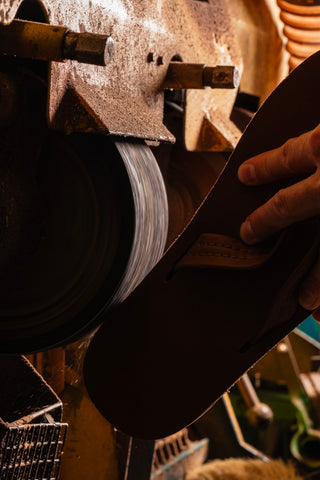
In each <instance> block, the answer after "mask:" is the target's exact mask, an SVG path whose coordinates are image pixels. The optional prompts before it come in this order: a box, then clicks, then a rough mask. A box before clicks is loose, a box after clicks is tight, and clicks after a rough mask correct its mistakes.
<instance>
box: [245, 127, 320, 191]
mask: <svg viewBox="0 0 320 480" xmlns="http://www.w3.org/2000/svg"><path fill="white" fill-rule="evenodd" d="M319 164H320V125H318V126H317V127H316V128H315V129H314V130H311V131H309V132H307V133H303V134H302V135H300V136H299V137H295V138H291V139H289V140H288V141H287V142H286V143H284V144H283V145H282V146H281V147H279V148H275V149H273V150H269V151H267V152H264V153H261V154H259V155H256V156H255V157H252V158H250V159H248V160H246V161H245V162H244V163H243V164H242V165H241V166H240V168H239V170H238V178H239V180H240V181H241V182H242V183H245V184H246V185H262V184H265V183H270V182H272V181H275V180H278V179H280V178H286V177H289V176H292V175H298V174H307V173H311V172H313V171H314V170H315V169H316V168H317V166H318V165H319Z"/></svg>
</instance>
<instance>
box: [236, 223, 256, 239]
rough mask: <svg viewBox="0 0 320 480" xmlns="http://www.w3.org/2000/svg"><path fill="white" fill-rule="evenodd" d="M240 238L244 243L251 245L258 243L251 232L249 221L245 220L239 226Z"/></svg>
mask: <svg viewBox="0 0 320 480" xmlns="http://www.w3.org/2000/svg"><path fill="white" fill-rule="evenodd" d="M240 236H241V238H242V240H243V241H244V242H245V243H249V244H252V243H257V241H258V239H257V238H256V236H255V234H254V232H253V230H252V227H251V223H250V221H249V220H246V221H245V222H243V224H242V225H241V227H240Z"/></svg>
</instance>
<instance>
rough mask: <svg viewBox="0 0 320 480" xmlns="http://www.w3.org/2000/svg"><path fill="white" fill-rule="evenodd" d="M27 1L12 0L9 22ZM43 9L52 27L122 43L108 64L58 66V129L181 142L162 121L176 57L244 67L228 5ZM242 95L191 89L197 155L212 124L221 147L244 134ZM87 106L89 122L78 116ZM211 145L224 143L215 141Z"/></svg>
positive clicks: (123, 3) (4, 17) (49, 2)
mask: <svg viewBox="0 0 320 480" xmlns="http://www.w3.org/2000/svg"><path fill="white" fill-rule="evenodd" d="M20 3H21V1H19V0H18V1H11V2H10V1H6V2H4V3H3V4H2V6H1V7H0V19H1V21H2V22H7V23H8V22H10V21H11V20H12V19H13V18H14V16H15V15H16V13H17V10H18V7H19V5H20ZM42 5H43V8H44V9H45V12H46V16H47V18H48V22H49V23H50V24H54V25H63V26H66V27H68V28H70V29H71V30H73V31H78V32H84V31H88V32H92V33H97V34H105V35H111V36H112V38H113V40H114V46H115V52H114V57H113V60H112V61H111V62H110V64H108V65H107V66H105V67H101V66H95V65H84V64H81V63H78V62H76V61H72V60H67V61H65V62H63V63H58V62H52V63H51V71H50V95H49V109H48V112H49V122H50V125H51V126H52V127H54V128H55V129H59V130H63V131H67V132H70V131H75V130H78V131H79V130H80V131H98V132H106V133H111V134H114V135H121V136H133V137H138V138H145V139H149V140H157V141H168V142H173V141H174V136H173V135H172V134H171V133H170V132H169V131H168V130H167V128H166V127H165V126H164V125H163V123H162V119H163V100H164V93H163V88H162V85H163V81H164V79H165V76H166V72H167V68H168V65H169V62H170V61H171V60H172V58H173V57H175V58H176V57H179V58H180V59H181V60H182V61H184V62H190V63H197V62H201V63H205V64H207V65H221V64H223V65H235V66H237V67H238V68H239V69H240V70H241V69H242V66H241V65H242V61H241V55H240V51H239V47H238V42H237V39H236V37H235V32H234V29H233V28H232V23H231V14H230V12H229V10H228V2H227V1H226V0H210V1H208V2H201V1H198V0H176V1H175V2H172V1H170V0H162V1H159V0H153V1H147V0H131V1H129V0H110V1H108V2H104V1H103V0H94V1H93V0H92V1H91V0H70V1H68V2H65V1H64V0H44V1H43V2H42ZM29 20H33V19H32V18H30V19H29ZM70 90H71V92H74V94H71V95H70ZM236 93H237V92H236V90H230V91H222V90H220V89H219V90H216V89H214V90H212V89H210V88H205V89H203V90H199V91H197V92H195V91H190V92H188V95H187V109H186V121H185V124H186V126H185V132H186V146H187V148H188V149H189V150H196V149H202V150H203V149H204V147H203V146H202V144H201V141H199V135H200V133H201V132H202V131H203V122H204V121H209V122H210V125H213V129H215V130H217V131H218V132H220V133H221V135H222V137H226V138H227V140H226V142H224V143H223V145H222V146H219V147H218V149H221V148H222V149H224V148H225V147H226V145H227V146H228V145H229V144H230V145H231V146H233V145H234V143H235V142H236V140H237V139H238V137H239V132H238V130H237V129H236V128H235V127H234V125H233V123H232V122H231V121H230V120H229V117H230V113H231V109H232V106H233V104H234V100H235V96H236ZM79 109H80V110H81V120H82V121H81V122H80V123H81V124H80V123H79V122H75V121H72V115H70V112H73V111H74V110H77V111H78V110H79ZM70 117H71V118H70ZM77 118H78V117H77ZM92 119H94V122H93V121H92ZM210 138H211V137H210ZM211 142H213V143H214V142H217V140H216V139H215V138H214V137H212V141H211ZM211 147H212V146H211ZM205 148H207V145H205Z"/></svg>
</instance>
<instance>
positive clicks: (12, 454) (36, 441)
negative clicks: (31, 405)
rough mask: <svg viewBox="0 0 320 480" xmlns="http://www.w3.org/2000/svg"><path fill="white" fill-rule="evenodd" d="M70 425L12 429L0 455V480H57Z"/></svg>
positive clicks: (10, 428)
mask: <svg viewBox="0 0 320 480" xmlns="http://www.w3.org/2000/svg"><path fill="white" fill-rule="evenodd" d="M66 430H67V424H64V423H53V424H50V423H49V424H48V423H39V424H34V425H30V424H29V425H21V426H18V427H9V429H8V432H7V434H6V436H5V437H4V439H3V441H2V448H1V451H0V480H56V479H57V478H58V475H59V470H60V463H61V456H62V451H63V445H64V440H65V436H66Z"/></svg>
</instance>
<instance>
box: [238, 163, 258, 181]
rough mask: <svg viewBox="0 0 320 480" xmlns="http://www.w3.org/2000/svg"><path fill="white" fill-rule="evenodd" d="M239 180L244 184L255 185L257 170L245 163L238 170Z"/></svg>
mask: <svg viewBox="0 0 320 480" xmlns="http://www.w3.org/2000/svg"><path fill="white" fill-rule="evenodd" d="M238 178H239V180H240V182H242V183H254V182H255V180H256V170H255V168H254V166H253V165H252V164H250V163H245V164H243V165H241V166H240V168H239V170H238Z"/></svg>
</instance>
